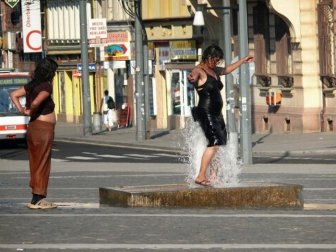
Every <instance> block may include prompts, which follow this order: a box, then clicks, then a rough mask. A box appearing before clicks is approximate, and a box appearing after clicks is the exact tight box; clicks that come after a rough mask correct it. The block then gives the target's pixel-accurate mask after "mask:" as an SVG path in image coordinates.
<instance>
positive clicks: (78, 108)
mask: <svg viewBox="0 0 336 252" xmlns="http://www.w3.org/2000/svg"><path fill="white" fill-rule="evenodd" d="M72 83H73V85H72V93H73V99H74V109H73V115H74V118H75V121H78V120H79V116H80V115H81V114H82V111H83V110H82V82H81V79H80V77H73V78H72Z"/></svg>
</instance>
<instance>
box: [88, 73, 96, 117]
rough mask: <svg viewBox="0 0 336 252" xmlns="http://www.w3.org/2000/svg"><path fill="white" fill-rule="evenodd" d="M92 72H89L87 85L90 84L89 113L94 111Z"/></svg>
mask: <svg viewBox="0 0 336 252" xmlns="http://www.w3.org/2000/svg"><path fill="white" fill-rule="evenodd" d="M94 77H95V76H94V74H89V85H90V107H91V115H92V114H93V113H94V112H95V99H94V97H95V95H94V94H95V91H94V81H95V78H94Z"/></svg>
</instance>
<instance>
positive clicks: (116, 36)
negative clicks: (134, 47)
mask: <svg viewBox="0 0 336 252" xmlns="http://www.w3.org/2000/svg"><path fill="white" fill-rule="evenodd" d="M129 38H130V36H129V32H127V31H122V32H109V33H108V34H107V40H106V44H107V45H106V46H105V60H107V61H112V60H129V59H130V53H131V50H130V42H129Z"/></svg>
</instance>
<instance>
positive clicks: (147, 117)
mask: <svg viewBox="0 0 336 252" xmlns="http://www.w3.org/2000/svg"><path fill="white" fill-rule="evenodd" d="M143 32H144V33H145V32H146V31H145V30H144V31H143ZM144 38H145V39H144V42H143V50H144V57H143V60H144V83H145V86H144V88H145V97H144V99H145V127H146V128H145V132H146V133H145V139H150V112H149V107H150V104H149V66H148V40H147V36H146V34H144Z"/></svg>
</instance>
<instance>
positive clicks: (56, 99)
mask: <svg viewBox="0 0 336 252" xmlns="http://www.w3.org/2000/svg"><path fill="white" fill-rule="evenodd" d="M58 74H59V73H58V72H56V74H55V77H54V79H53V100H54V103H55V114H56V115H57V114H58V113H59V112H60V111H59V104H60V101H59V89H58Z"/></svg>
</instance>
